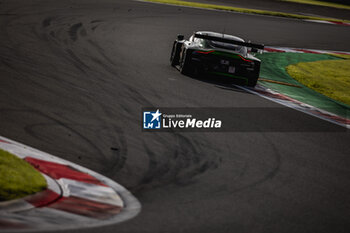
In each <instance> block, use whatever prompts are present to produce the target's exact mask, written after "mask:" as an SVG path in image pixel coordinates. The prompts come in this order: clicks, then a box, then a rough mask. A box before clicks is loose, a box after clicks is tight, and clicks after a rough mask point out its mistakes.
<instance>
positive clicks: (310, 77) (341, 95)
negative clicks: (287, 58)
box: [286, 59, 350, 105]
mask: <svg viewBox="0 0 350 233" xmlns="http://www.w3.org/2000/svg"><path fill="white" fill-rule="evenodd" d="M286 69H287V72H288V74H289V75H290V76H292V77H293V78H294V79H295V80H297V81H298V82H300V83H302V84H303V85H305V86H307V87H308V88H311V89H313V90H315V91H317V92H319V93H321V94H323V95H325V96H328V97H330V98H332V99H334V100H337V101H340V102H342V103H345V104H348V105H350V91H349V90H350V59H340V60H323V61H314V62H301V63H297V64H293V65H289V66H287V67H286Z"/></svg>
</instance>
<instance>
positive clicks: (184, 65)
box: [180, 50, 192, 75]
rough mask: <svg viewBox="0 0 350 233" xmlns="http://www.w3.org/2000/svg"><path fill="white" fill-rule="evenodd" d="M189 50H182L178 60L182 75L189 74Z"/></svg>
mask: <svg viewBox="0 0 350 233" xmlns="http://www.w3.org/2000/svg"><path fill="white" fill-rule="evenodd" d="M189 53H190V51H188V50H185V51H184V52H183V57H182V59H181V62H180V73H181V74H184V75H189V74H191V68H192V67H191V57H190V55H189Z"/></svg>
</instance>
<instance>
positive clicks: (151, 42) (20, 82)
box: [0, 0, 350, 233]
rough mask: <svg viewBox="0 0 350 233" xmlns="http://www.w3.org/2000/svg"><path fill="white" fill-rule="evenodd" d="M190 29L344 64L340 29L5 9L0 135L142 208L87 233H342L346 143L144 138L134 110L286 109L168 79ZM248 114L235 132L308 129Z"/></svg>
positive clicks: (187, 13)
mask: <svg viewBox="0 0 350 233" xmlns="http://www.w3.org/2000/svg"><path fill="white" fill-rule="evenodd" d="M196 30H212V31H219V32H225V33H227V34H234V35H237V36H241V37H243V38H245V39H250V40H252V41H253V42H258V43H264V44H266V45H273V46H286V47H300V48H314V49H329V50H344V51H350V44H349V41H350V31H349V27H345V26H335V25H326V24H317V23H309V22H302V21H299V20H294V19H283V18H275V17H265V16H256V15H244V14H235V13H226V12H219V11H207V10H199V9H192V8H182V7H174V6H165V5H159V4H150V3H143V2H136V1H126V0H120V1H116V0H115V1H112V0H101V1H94V0H86V1H83V0H74V1H73V0H71V1H68V0H62V1H41V0H27V1H26V0H22V1H20V0H15V1H4V0H2V1H1V3H0V31H1V33H0V80H1V86H0V122H1V123H0V135H2V136H5V137H8V138H11V139H13V140H16V141H19V142H22V143H25V144H27V145H30V146H33V147H35V148H38V149H40V150H42V151H46V152H48V153H51V154H53V155H56V156H58V157H61V158H64V159H67V160H70V161H72V162H75V163H77V164H79V165H82V166H85V167H87V168H90V169H92V170H94V171H96V172H98V173H101V174H103V175H105V176H107V177H110V178H112V179H113V180H115V181H116V182H118V183H120V184H121V185H123V186H125V187H126V188H128V189H129V190H130V191H131V192H132V193H133V194H134V195H135V196H136V197H137V198H138V199H139V201H140V202H141V204H142V211H141V213H140V214H139V215H138V216H137V217H136V218H134V219H132V220H130V221H127V222H124V223H121V224H118V225H112V226H108V227H104V228H100V229H84V230H81V231H80V232H83V233H88V232H104V233H112V232H118V233H130V232H149V233H158V232H159V233H165V232H174V233H175V232H176V233H177V232H181V233H182V232H183V233H185V232H186V233H187V232H188V233H196V232H201V233H204V232H217V233H221V232H230V233H231V232H234V233H240V232H249V233H252V232H254V233H258V232H279V233H282V232H298V233H302V232H317V233H322V232H325V233H330V232H332V233H338V232H349V231H350V222H349V217H350V183H349V179H350V158H349V155H350V147H349V142H350V134H349V132H308V131H307V130H306V132H261V131H259V130H257V131H256V132H231V133H228V132H226V133H209V132H207V133H144V132H142V131H141V121H140V117H141V108H142V107H153V106H154V107H266V108H273V107H281V106H280V105H277V104H276V103H273V102H270V101H268V100H265V99H263V98H260V97H258V96H256V95H252V94H249V93H246V92H244V91H242V90H240V89H235V88H229V89H228V88H224V87H223V86H220V85H216V84H213V83H210V82H205V81H201V80H196V79H192V78H190V77H187V76H183V75H181V74H180V73H179V72H178V71H177V70H176V69H174V68H172V67H171V66H170V65H169V56H170V51H171V45H172V42H173V40H174V38H175V37H176V35H177V34H180V33H181V34H184V35H185V36H186V37H187V36H189V35H190V34H191V33H192V32H193V31H196ZM256 115H257V118H256V121H254V122H251V121H248V119H245V118H244V117H242V118H239V119H237V120H239V121H240V123H241V124H242V125H250V124H256V126H257V128H259V125H264V124H276V123H277V124H291V127H293V124H300V122H302V123H303V122H304V121H303V119H304V118H305V116H304V114H296V115H295V116H294V115H292V116H289V117H285V116H284V117H283V118H282V117H280V118H278V121H279V122H273V121H259V112H257V113H256ZM295 117H297V122H296V119H295ZM313 121H314V122H315V124H320V125H323V126H325V127H329V128H332V127H338V126H336V125H331V124H330V123H328V122H324V121H321V120H319V119H317V118H313ZM306 128H307V127H306ZM72 232H77V231H72Z"/></svg>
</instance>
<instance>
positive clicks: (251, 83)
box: [248, 79, 258, 87]
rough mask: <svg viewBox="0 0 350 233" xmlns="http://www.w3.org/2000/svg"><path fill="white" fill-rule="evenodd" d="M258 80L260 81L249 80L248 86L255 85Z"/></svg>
mask: <svg viewBox="0 0 350 233" xmlns="http://www.w3.org/2000/svg"><path fill="white" fill-rule="evenodd" d="M257 82H258V79H249V80H248V86H249V87H255V85H256V83H257Z"/></svg>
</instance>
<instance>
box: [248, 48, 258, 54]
mask: <svg viewBox="0 0 350 233" xmlns="http://www.w3.org/2000/svg"><path fill="white" fill-rule="evenodd" d="M250 52H252V53H257V52H258V49H257V48H252V49H251V50H250Z"/></svg>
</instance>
